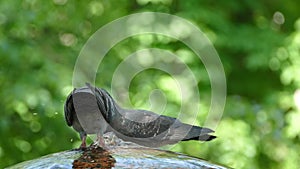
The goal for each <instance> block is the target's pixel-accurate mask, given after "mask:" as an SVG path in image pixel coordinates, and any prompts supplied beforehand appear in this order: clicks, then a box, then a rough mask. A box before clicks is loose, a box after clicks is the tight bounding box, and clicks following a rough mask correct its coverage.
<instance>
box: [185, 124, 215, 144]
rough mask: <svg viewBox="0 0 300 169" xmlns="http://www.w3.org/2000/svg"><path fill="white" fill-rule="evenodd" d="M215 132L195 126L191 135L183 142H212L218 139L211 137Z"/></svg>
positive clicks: (190, 132)
mask: <svg viewBox="0 0 300 169" xmlns="http://www.w3.org/2000/svg"><path fill="white" fill-rule="evenodd" d="M213 132H214V131H213V130H211V129H209V128H204V127H198V126H193V127H192V128H191V130H190V131H189V133H188V134H187V135H186V136H185V137H184V138H183V139H182V141H188V140H201V141H210V140H213V139H215V138H216V136H213V135H210V133H213Z"/></svg>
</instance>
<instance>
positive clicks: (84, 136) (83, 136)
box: [79, 133, 86, 149]
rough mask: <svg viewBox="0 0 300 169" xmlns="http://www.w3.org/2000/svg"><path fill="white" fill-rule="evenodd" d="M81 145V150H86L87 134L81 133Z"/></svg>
mask: <svg viewBox="0 0 300 169" xmlns="http://www.w3.org/2000/svg"><path fill="white" fill-rule="evenodd" d="M80 139H81V145H80V147H79V148H80V149H82V148H86V133H80Z"/></svg>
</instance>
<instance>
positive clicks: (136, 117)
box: [64, 83, 216, 148]
mask: <svg viewBox="0 0 300 169" xmlns="http://www.w3.org/2000/svg"><path fill="white" fill-rule="evenodd" d="M64 112H65V120H66V122H67V125H68V126H72V127H73V128H74V129H75V130H76V131H77V132H79V134H80V138H81V140H82V143H81V146H80V147H82V148H83V147H86V136H87V134H97V141H96V142H97V144H98V145H99V146H101V147H105V144H104V140H103V134H104V133H107V132H113V133H114V134H115V135H116V136H117V137H118V138H120V139H122V140H124V141H129V142H133V143H136V144H139V145H142V146H147V147H160V146H164V145H168V144H175V143H177V142H179V141H188V140H200V141H210V140H212V139H214V138H216V136H213V135H210V133H213V132H214V131H213V130H211V129H209V128H204V127H198V126H193V125H189V124H185V123H182V122H180V121H179V120H178V119H176V118H173V117H168V116H164V115H158V114H155V113H153V112H151V111H147V110H131V109H124V108H122V107H120V106H119V105H118V104H117V103H116V102H115V101H114V100H113V98H112V97H111V95H110V94H109V93H108V92H107V91H106V90H105V89H102V88H97V87H93V86H91V85H90V84H89V83H86V86H84V87H81V88H75V89H74V90H73V91H72V92H71V93H70V94H69V96H68V97H67V100H66V102H65V106H64Z"/></svg>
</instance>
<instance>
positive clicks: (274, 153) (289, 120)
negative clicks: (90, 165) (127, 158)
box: [0, 0, 300, 169]
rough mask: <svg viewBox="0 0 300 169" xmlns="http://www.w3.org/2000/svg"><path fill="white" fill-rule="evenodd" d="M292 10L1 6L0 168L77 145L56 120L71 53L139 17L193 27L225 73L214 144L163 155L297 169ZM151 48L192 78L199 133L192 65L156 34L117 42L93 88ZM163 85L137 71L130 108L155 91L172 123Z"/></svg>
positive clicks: (167, 4)
mask: <svg viewBox="0 0 300 169" xmlns="http://www.w3.org/2000/svg"><path fill="white" fill-rule="evenodd" d="M299 10H300V9H299V3H298V4H297V1H293V0H287V1H267V0H262V1H250V0H242V1H237V0H228V1H222V2H217V1H201V0H187V1H183V0H136V1H117V0H101V1H96V0H94V1H89V0H86V1H75V0H53V1H39V0H22V1H21V0H14V1H1V2H0V87H1V92H0V100H1V101H0V118H1V121H0V138H1V139H0V168H3V167H5V166H9V165H12V164H16V163H18V162H21V161H24V160H29V159H34V158H37V157H40V156H42V155H46V154H49V153H54V152H59V151H63V150H67V149H72V148H75V147H78V146H79V144H80V141H79V137H78V135H77V133H76V132H74V131H73V130H72V129H71V128H69V127H67V126H66V124H65V121H64V116H63V104H64V101H65V99H66V96H67V95H68V93H69V92H70V91H71V90H72V75H73V68H74V65H75V62H76V59H77V57H78V55H79V52H80V50H81V49H82V47H83V45H84V44H85V42H86V41H87V40H88V38H89V37H90V36H91V35H92V34H93V33H94V32H95V31H96V30H98V29H99V28H100V27H101V26H103V25H105V24H107V23H109V22H110V21H113V20H115V19H117V18H119V17H122V16H125V15H128V14H133V13H138V12H145V11H152V12H164V13H169V14H173V15H177V16H180V17H182V18H185V19H187V20H189V21H191V22H192V23H193V24H195V25H197V26H198V27H199V28H200V29H201V30H202V31H203V32H204V33H205V34H206V35H207V36H208V38H209V39H210V41H211V42H212V43H213V45H214V46H215V48H216V50H217V51H218V53H219V56H220V59H221V61H222V63H223V66H224V69H225V73H226V79H227V100H226V106H225V110H224V114H223V117H222V120H221V121H220V122H219V125H218V128H217V129H216V135H217V136H218V139H217V140H215V141H212V142H209V143H198V142H195V141H190V142H185V143H180V144H177V145H176V146H175V147H173V148H172V150H173V151H179V152H183V153H186V154H189V155H193V156H197V157H201V158H204V159H207V160H209V161H212V162H215V163H219V164H224V165H227V166H230V167H233V168H273V169H282V168H288V169H294V168H295V169H296V168H299V166H300V162H299V152H300V146H299V136H300V135H299V134H300V123H299V121H300V107H299V106H300V105H299V104H300V103H299V102H300V98H299V97H300V96H299V88H300V76H299V75H300V18H299ZM120 29H122V28H120ZM150 47H152V48H153V47H155V48H161V49H166V50H169V51H171V52H174V53H177V54H178V56H179V57H182V59H183V60H184V61H185V63H186V64H187V65H188V66H189V68H190V69H191V70H192V71H193V73H194V74H195V76H197V77H199V78H198V86H199V91H200V93H201V112H200V113H199V114H200V115H199V116H198V121H197V122H198V123H199V125H201V124H202V122H203V120H204V119H205V117H206V114H207V112H208V109H209V105H210V94H211V88H210V82H209V78H208V75H207V72H206V71H205V68H204V66H203V64H202V63H201V61H200V60H199V58H197V57H196V56H195V54H194V53H193V52H192V51H191V50H190V49H189V48H188V47H187V46H185V45H183V44H182V43H181V42H180V41H176V40H172V39H169V38H166V37H160V36H156V35H139V36H135V37H130V38H128V39H126V40H124V41H122V42H121V43H119V44H118V45H116V46H115V47H114V48H112V50H111V51H110V52H109V53H108V56H107V57H105V58H104V60H103V62H104V63H105V64H103V65H101V66H100V67H99V70H98V74H97V75H99V76H97V78H96V84H97V86H99V87H103V88H106V89H108V90H109V89H110V82H111V76H112V74H113V71H114V70H115V68H116V67H117V66H118V64H119V63H120V62H122V60H123V59H124V58H126V57H127V56H128V55H129V54H130V53H132V52H134V51H136V50H139V49H144V48H150ZM169 83H170V84H171V83H172V79H170V76H168V75H167V74H165V73H163V72H161V71H159V70H154V69H150V70H147V71H143V72H141V73H140V74H138V75H137V76H136V77H135V78H134V79H133V80H132V83H131V86H130V98H131V102H132V104H133V105H134V106H135V107H137V108H147V107H149V102H148V96H149V94H150V93H151V91H152V90H153V89H157V88H159V89H161V90H162V91H163V92H164V94H165V96H166V98H167V99H168V100H170V103H169V104H168V106H167V108H166V114H167V115H170V116H174V117H176V115H177V112H178V111H179V109H180V102H179V101H178V100H177V99H174V96H176V95H177V94H178V91H177V90H172V85H169ZM297 90H298V93H297ZM297 105H298V107H297ZM89 142H91V139H90V140H89Z"/></svg>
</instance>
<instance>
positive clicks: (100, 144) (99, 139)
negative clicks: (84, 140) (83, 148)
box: [91, 136, 108, 150]
mask: <svg viewBox="0 0 300 169" xmlns="http://www.w3.org/2000/svg"><path fill="white" fill-rule="evenodd" d="M91 147H96V148H97V147H101V148H103V149H104V150H107V149H108V147H107V146H106V145H105V142H104V139H103V138H102V137H101V136H98V137H97V140H96V141H95V142H94V143H92V144H91Z"/></svg>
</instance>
